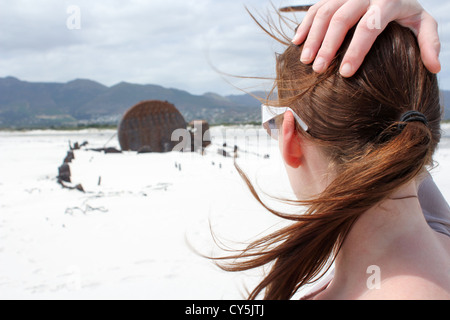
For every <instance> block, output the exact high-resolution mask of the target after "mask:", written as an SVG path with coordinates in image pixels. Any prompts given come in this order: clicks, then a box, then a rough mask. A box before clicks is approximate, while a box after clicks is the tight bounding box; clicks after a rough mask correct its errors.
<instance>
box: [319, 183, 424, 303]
mask: <svg viewBox="0 0 450 320" xmlns="http://www.w3.org/2000/svg"><path fill="white" fill-rule="evenodd" d="M432 237H433V234H432V231H431V229H430V228H429V227H428V225H427V223H426V221H425V218H424V216H423V213H422V210H421V207H420V203H419V200H418V198H417V186H416V183H415V182H411V183H408V184H407V185H405V186H404V187H402V188H401V189H399V190H398V191H397V192H395V194H393V195H392V196H391V197H390V198H389V199H387V200H384V201H382V202H381V203H380V204H378V205H377V206H375V207H373V208H371V209H369V210H368V211H367V212H365V213H364V214H363V215H362V216H361V217H360V218H359V219H358V220H357V222H356V223H355V224H354V226H353V227H352V229H351V231H350V232H349V234H348V236H347V238H346V239H345V241H344V243H343V245H342V248H341V250H340V251H339V253H338V256H337V257H336V261H335V276H334V279H333V281H332V283H331V284H330V286H329V287H328V288H327V290H325V292H324V293H323V294H324V295H325V294H329V295H331V296H333V297H336V298H339V295H341V298H350V299H354V298H357V297H360V296H362V295H363V294H364V292H367V291H368V290H371V289H376V288H378V287H379V285H380V283H378V282H380V281H381V280H382V279H383V278H385V277H386V276H390V275H393V274H394V273H395V272H397V271H398V270H399V269H401V268H399V266H404V265H408V263H410V262H412V261H409V260H411V259H412V258H411V257H412V256H417V252H418V250H421V249H423V248H424V245H426V244H427V243H428V244H429V243H430V241H432V239H431V238H432ZM408 259H409V260H408Z"/></svg>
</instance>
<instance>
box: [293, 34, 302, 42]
mask: <svg viewBox="0 0 450 320" xmlns="http://www.w3.org/2000/svg"><path fill="white" fill-rule="evenodd" d="M298 40H300V35H299V34H298V33H296V34H295V36H294V39H292V43H294V44H296V43H297V42H298Z"/></svg>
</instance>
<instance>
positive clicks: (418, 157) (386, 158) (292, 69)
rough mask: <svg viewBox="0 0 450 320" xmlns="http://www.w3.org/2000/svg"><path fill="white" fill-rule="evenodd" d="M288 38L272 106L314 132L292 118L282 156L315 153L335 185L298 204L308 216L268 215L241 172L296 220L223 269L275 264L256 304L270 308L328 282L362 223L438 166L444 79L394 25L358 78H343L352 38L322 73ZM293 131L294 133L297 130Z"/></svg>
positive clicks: (285, 130) (295, 164)
mask: <svg viewBox="0 0 450 320" xmlns="http://www.w3.org/2000/svg"><path fill="white" fill-rule="evenodd" d="M288 38H289V37H286V39H285V40H287V41H285V42H284V43H285V44H286V45H287V48H286V50H285V52H284V53H283V54H281V55H278V56H277V77H276V81H275V89H276V90H277V92H278V99H277V100H276V101H265V102H266V103H267V104H271V105H276V106H280V107H289V108H291V109H292V110H293V111H294V112H295V113H296V114H297V115H298V116H299V117H300V118H301V120H302V121H303V122H304V123H305V124H306V126H307V127H308V131H307V132H305V131H304V130H303V129H302V128H301V127H300V126H299V125H298V124H296V123H297V122H296V121H294V117H292V116H291V114H289V113H287V114H286V116H285V118H286V119H285V121H280V122H282V128H281V132H282V133H283V134H282V137H281V139H280V140H281V149H282V152H285V151H286V148H288V149H289V150H287V152H288V153H290V154H291V155H292V159H291V160H292V161H294V160H295V157H297V160H298V159H301V157H302V152H310V151H306V150H307V148H313V149H314V148H315V149H316V150H317V152H316V154H315V156H316V157H317V159H318V160H320V161H325V163H326V164H327V166H325V167H328V168H329V171H330V172H328V174H329V176H330V177H332V179H328V180H327V183H326V184H325V185H324V186H323V190H321V192H320V193H319V194H317V195H315V196H314V197H313V198H308V199H302V198H300V199H299V200H295V201H294V200H293V201H291V203H293V204H298V205H302V206H304V205H306V206H307V211H306V212H305V213H302V214H299V215H295V216H294V215H289V214H283V213H281V212H278V211H276V210H273V209H272V208H269V207H267V206H266V205H265V204H264V203H263V202H262V201H261V200H260V198H259V196H258V194H257V192H256V190H255V189H254V188H253V186H252V185H251V183H250V181H249V179H248V178H247V177H246V175H245V173H243V172H242V170H240V169H239V167H237V168H238V171H239V173H240V174H241V176H242V177H243V178H244V179H245V180H246V182H247V184H248V186H249V188H250V190H251V191H252V193H253V195H254V196H255V197H256V198H257V199H258V200H259V201H260V202H261V204H262V205H263V206H264V207H266V208H267V209H268V210H269V211H270V212H272V213H274V214H276V215H278V216H280V217H282V218H285V219H289V220H292V221H293V224H292V225H290V226H288V227H286V228H284V229H281V230H279V231H277V232H275V233H273V234H271V235H270V236H267V237H265V238H263V239H260V240H257V241H255V242H254V243H252V244H251V245H249V246H248V248H247V249H246V250H244V251H243V252H241V253H240V254H238V255H236V256H233V257H231V258H240V259H244V260H245V259H247V260H245V261H243V262H241V261H240V260H238V262H237V263H234V264H232V265H229V266H222V267H223V268H224V269H226V270H231V271H240V270H247V269H250V268H255V267H258V266H262V265H265V264H268V263H271V262H272V263H273V266H272V268H271V270H270V272H269V273H268V274H267V276H266V277H265V278H264V279H263V280H262V281H261V283H260V284H259V285H258V287H257V288H255V290H254V291H253V292H252V294H251V295H250V298H255V297H256V296H257V295H258V294H259V293H260V292H261V291H263V290H265V297H266V298H268V299H287V298H290V297H291V296H292V295H293V294H294V293H295V292H296V291H297V290H298V288H300V287H301V286H303V285H304V284H306V283H308V282H310V281H312V280H313V279H314V278H315V277H316V276H318V275H320V274H321V272H323V271H324V268H325V267H326V266H327V265H329V263H330V262H331V261H333V259H334V258H335V257H336V255H337V253H338V251H339V249H340V247H341V246H342V243H343V241H344V239H345V237H346V236H347V234H348V232H349V230H350V229H351V227H352V226H353V224H354V223H355V221H356V220H357V219H358V218H359V217H360V216H361V215H362V214H363V213H364V212H365V211H367V210H368V209H370V208H371V207H373V206H375V205H376V204H377V203H379V202H380V201H382V200H384V199H386V198H387V197H389V196H391V195H392V194H393V193H394V192H395V191H396V190H397V189H398V188H400V187H401V186H403V185H404V184H406V183H408V182H410V181H412V180H413V179H415V178H416V177H418V175H419V174H420V172H421V171H422V170H423V169H424V168H425V166H427V165H430V164H431V163H432V155H433V153H434V150H435V149H436V146H437V144H438V142H439V140H440V120H441V107H440V104H439V89H438V85H437V79H436V76H435V75H433V74H431V73H430V72H429V71H428V70H427V69H426V68H425V67H424V65H423V63H422V61H421V58H420V52H419V48H418V45H417V41H416V38H415V36H414V35H413V34H412V33H411V32H410V31H409V30H408V29H405V28H403V27H401V26H399V25H398V24H396V23H391V24H390V25H389V26H388V27H387V28H386V30H385V31H384V32H383V33H382V34H381V35H380V36H379V37H378V39H377V41H376V42H375V44H374V45H373V47H372V49H371V51H370V52H369V54H368V55H367V57H366V59H365V61H364V63H363V65H362V66H361V68H360V69H359V71H358V72H357V73H356V74H355V75H354V76H353V77H352V78H343V77H341V75H340V74H339V67H340V61H341V59H342V56H343V53H344V52H345V49H346V47H347V46H348V44H349V40H350V38H351V32H350V33H349V35H348V36H347V38H346V40H345V42H344V44H343V45H342V47H341V48H340V50H339V51H338V53H337V56H336V58H335V59H334V61H333V63H332V64H331V66H330V67H329V68H328V70H327V71H326V72H325V73H323V74H316V73H314V72H313V70H312V67H311V66H310V65H304V64H303V63H301V62H300V56H301V50H302V47H301V46H300V47H298V46H294V45H291V44H290V41H289V40H288ZM409 110H416V111H418V112H420V113H422V114H423V115H424V116H425V118H426V120H427V124H424V123H422V122H420V121H411V122H402V121H400V120H401V117H402V115H403V114H405V113H406V112H407V111H409ZM286 122H287V123H286ZM294 124H295V125H294ZM293 126H295V130H289V128H288V127H291V129H292V127H293ZM302 148H303V149H302ZM310 154H311V153H310ZM283 155H285V154H283ZM284 159H285V161H286V160H288V161H286V162H287V164H288V167H291V168H293V169H294V170H295V169H296V168H298V167H301V166H302V165H303V164H302V162H301V160H299V161H297V162H295V161H294V162H292V163H289V161H290V160H289V159H287V158H286V156H285V157H284ZM313 162H314V161H313ZM322 167H324V165H322ZM296 177H297V178H299V177H300V179H303V177H302V176H298V175H297V176H296ZM310 178H311V177H310ZM294 180H295V179H294ZM297 182H298V181H297ZM292 183H293V179H292V178H291V184H292ZM295 183H296V181H294V185H295ZM300 184H303V185H304V184H305V183H304V182H302V181H300ZM228 258H230V257H228Z"/></svg>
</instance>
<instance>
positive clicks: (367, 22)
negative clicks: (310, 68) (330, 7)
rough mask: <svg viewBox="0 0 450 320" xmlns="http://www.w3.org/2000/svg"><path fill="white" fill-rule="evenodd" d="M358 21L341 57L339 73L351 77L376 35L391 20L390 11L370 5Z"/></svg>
mask: <svg viewBox="0 0 450 320" xmlns="http://www.w3.org/2000/svg"><path fill="white" fill-rule="evenodd" d="M372 9H374V10H375V11H373V10H368V11H367V13H366V14H365V15H364V16H363V17H362V19H361V21H360V22H359V23H358V25H357V27H356V29H355V33H354V34H353V38H352V40H351V42H350V45H349V47H348V49H347V51H346V53H345V55H344V58H343V59H342V63H341V67H340V73H341V75H342V76H343V77H351V76H353V75H354V74H355V72H356V70H358V68H359V67H360V66H361V64H362V63H363V61H364V58H365V57H366V55H367V53H368V52H369V50H370V49H371V47H372V45H373V44H374V42H375V40H376V39H377V37H378V36H379V35H380V33H381V32H382V31H383V30H384V29H385V28H386V26H387V24H388V23H389V21H392V20H393V17H392V13H391V12H389V11H386V10H385V11H384V12H383V13H382V12H381V11H379V10H380V9H379V7H377V6H372Z"/></svg>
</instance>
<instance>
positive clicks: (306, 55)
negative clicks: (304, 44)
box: [300, 48, 311, 63]
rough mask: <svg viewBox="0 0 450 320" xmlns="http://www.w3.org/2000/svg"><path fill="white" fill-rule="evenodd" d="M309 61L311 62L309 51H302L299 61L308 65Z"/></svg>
mask: <svg viewBox="0 0 450 320" xmlns="http://www.w3.org/2000/svg"><path fill="white" fill-rule="evenodd" d="M310 60H311V50H310V49H309V48H304V49H303V51H302V56H301V58H300V61H301V62H303V63H309V62H310Z"/></svg>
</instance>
